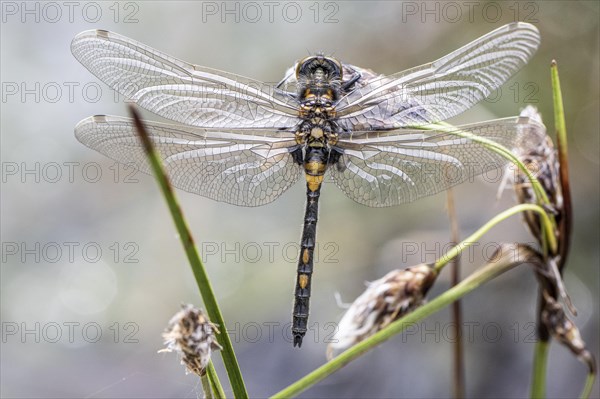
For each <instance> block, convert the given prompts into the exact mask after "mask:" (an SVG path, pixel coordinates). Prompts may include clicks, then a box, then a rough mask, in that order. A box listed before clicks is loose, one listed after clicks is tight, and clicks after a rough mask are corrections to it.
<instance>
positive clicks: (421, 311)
mask: <svg viewBox="0 0 600 399" xmlns="http://www.w3.org/2000/svg"><path fill="white" fill-rule="evenodd" d="M517 265H518V263H515V262H501V261H500V262H496V263H489V264H487V265H485V266H484V267H482V268H480V269H479V270H477V271H476V272H474V273H473V274H471V275H470V276H468V277H467V278H465V279H464V280H462V281H461V282H460V283H458V284H457V285H455V286H454V287H452V288H450V289H449V290H447V291H445V292H444V293H442V294H440V295H439V296H437V297H436V298H434V299H432V300H431V301H430V302H428V303H426V304H425V305H423V306H421V307H419V308H417V309H415V310H414V311H413V312H411V313H409V314H407V315H406V316H404V317H402V318H401V319H399V320H397V321H395V322H393V323H391V324H390V325H389V326H388V327H386V328H384V329H383V330H381V331H379V332H377V333H376V334H373V335H372V336H370V337H369V338H367V339H365V340H364V341H361V342H359V343H358V344H356V345H354V346H353V347H351V348H349V349H348V350H346V351H345V352H343V353H341V354H340V355H339V356H337V357H336V358H334V359H333V360H331V361H330V362H328V363H326V364H324V365H323V366H321V367H319V368H318V369H316V370H314V371H313V372H312V373H310V374H308V375H306V376H304V377H303V378H301V379H300V380H298V381H296V382H295V383H293V384H292V385H290V386H288V387H287V388H285V389H283V390H281V391H279V392H278V393H276V394H275V395H273V396H272V398H289V397H291V396H294V395H297V394H299V393H300V392H302V391H304V390H306V389H308V388H309V387H311V386H312V385H314V384H316V383H317V382H319V381H321V380H323V379H324V378H326V377H327V376H329V375H330V374H333V373H334V372H335V371H337V370H339V369H340V368H342V367H343V366H344V365H346V364H348V363H349V362H350V361H352V360H354V359H356V358H357V357H359V356H361V355H362V354H364V353H365V352H367V351H369V350H371V349H373V348H374V347H375V346H377V345H379V344H381V343H383V342H385V341H387V340H389V339H390V338H392V337H393V336H395V335H397V334H399V333H400V332H402V331H403V330H404V329H405V328H406V327H408V326H410V325H413V324H414V323H417V322H419V321H421V320H423V319H424V318H426V317H427V316H429V315H431V314H433V313H435V312H437V311H439V310H440V309H442V308H444V307H446V306H448V305H449V304H451V303H452V302H454V301H456V300H457V299H459V298H461V297H463V296H464V295H466V294H467V293H469V292H471V291H473V290H474V289H476V288H477V287H479V286H481V285H482V284H484V283H486V282H487V281H490V280H491V279H493V278H494V277H496V276H498V275H499V274H502V273H504V272H506V271H508V270H510V269H512V268H513V267H515V266H517Z"/></svg>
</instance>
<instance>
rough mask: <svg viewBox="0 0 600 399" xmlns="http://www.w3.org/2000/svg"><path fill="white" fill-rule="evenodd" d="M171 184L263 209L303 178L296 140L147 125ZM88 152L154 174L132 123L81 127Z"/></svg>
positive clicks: (113, 120) (105, 120)
mask: <svg viewBox="0 0 600 399" xmlns="http://www.w3.org/2000/svg"><path fill="white" fill-rule="evenodd" d="M144 125H145V127H146V129H147V130H148V133H149V135H150V139H151V140H152V142H153V143H154V145H155V147H156V150H157V151H158V153H159V155H160V158H161V159H162V162H163V165H164V167H165V170H166V171H167V173H168V175H169V177H170V180H171V183H172V184H173V185H174V186H175V187H178V188H181V189H183V190H185V191H189V192H192V193H196V194H199V195H202V196H204V197H208V198H211V199H213V200H217V201H222V202H227V203H230V204H234V205H241V206H259V205H264V204H267V203H269V202H271V201H273V200H275V199H276V198H277V197H279V196H280V195H281V194H282V193H283V192H284V191H285V190H287V189H288V188H289V187H290V186H291V185H292V184H293V183H294V182H296V180H298V177H299V175H300V172H301V168H300V166H299V165H297V164H295V163H294V161H293V159H292V156H291V155H290V152H289V149H290V147H292V146H295V145H296V142H295V140H294V138H293V135H291V134H290V133H287V132H272V131H270V130H264V131H263V130H253V131H251V132H250V131H245V132H244V134H239V132H238V131H236V130H227V129H221V130H217V129H200V128H185V130H183V129H182V128H179V127H177V126H174V125H168V124H163V123H156V122H147V121H146V122H145V123H144ZM75 136H76V137H77V139H78V140H79V141H80V142H82V143H83V144H85V145H86V146H88V147H90V148H92V149H94V150H96V151H98V152H100V153H102V154H104V155H106V156H108V157H110V158H112V159H114V160H116V161H118V162H121V163H124V164H127V165H132V166H134V167H135V168H136V169H138V170H140V171H142V172H144V173H151V169H150V165H149V164H148V162H147V160H146V155H145V153H144V149H143V147H142V145H141V142H140V139H139V138H138V137H137V134H136V132H135V124H134V122H133V120H132V119H129V118H122V117H117V116H106V115H97V116H92V117H89V118H86V119H84V120H82V121H81V122H79V123H78V124H77V126H76V127H75Z"/></svg>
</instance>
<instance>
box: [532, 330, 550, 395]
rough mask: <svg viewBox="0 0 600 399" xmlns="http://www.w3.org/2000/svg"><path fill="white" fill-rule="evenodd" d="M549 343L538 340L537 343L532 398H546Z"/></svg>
mask: <svg viewBox="0 0 600 399" xmlns="http://www.w3.org/2000/svg"><path fill="white" fill-rule="evenodd" d="M549 349H550V342H549V341H541V340H538V341H537V342H536V343H535V349H534V353H535V355H534V357H533V376H532V381H531V393H530V397H531V398H532V399H533V398H534V399H541V398H545V397H546V365H547V363H548V350H549Z"/></svg>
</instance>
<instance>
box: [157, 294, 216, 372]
mask: <svg viewBox="0 0 600 399" xmlns="http://www.w3.org/2000/svg"><path fill="white" fill-rule="evenodd" d="M181 308H182V309H181V310H180V311H179V312H177V313H176V314H175V316H173V318H171V320H170V321H169V325H168V326H167V328H166V330H165V332H164V333H163V338H164V340H165V345H166V348H165V349H162V350H160V351H159V352H173V351H175V352H178V353H179V354H180V355H181V364H183V365H185V366H186V371H187V372H192V373H195V374H198V375H203V374H204V372H205V369H206V366H208V362H209V361H210V357H211V354H212V352H213V351H215V350H218V349H222V348H221V346H220V345H219V344H218V343H217V338H216V337H215V333H219V330H218V329H217V328H216V326H215V325H214V324H212V323H211V322H210V321H209V320H208V318H207V317H206V315H205V314H204V312H203V311H202V310H201V309H198V308H195V307H194V306H193V305H182V306H181Z"/></svg>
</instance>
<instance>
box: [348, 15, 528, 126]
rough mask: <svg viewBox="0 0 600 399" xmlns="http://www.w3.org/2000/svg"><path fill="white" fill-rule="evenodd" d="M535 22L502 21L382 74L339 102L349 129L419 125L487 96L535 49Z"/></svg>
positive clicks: (471, 104)
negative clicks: (426, 59) (440, 53)
mask: <svg viewBox="0 0 600 399" xmlns="http://www.w3.org/2000/svg"><path fill="white" fill-rule="evenodd" d="M539 43H540V35H539V32H538V30H537V29H536V28H535V26H533V25H530V24H528V23H523V22H517V23H512V24H508V25H505V26H502V27H500V28H498V29H496V30H494V31H492V32H490V33H488V34H487V35H484V36H482V37H480V38H479V39H477V40H475V41H473V42H471V43H469V44H467V45H466V46H464V47H462V48H460V49H458V50H456V51H454V52H452V53H450V54H448V55H446V56H445V57H442V58H440V59H439V60H437V61H434V62H432V63H429V64H425V65H422V66H419V67H416V68H412V69H409V70H407V71H404V72H399V73H397V74H394V75H391V76H387V77H385V76H378V77H375V78H370V79H371V80H370V81H368V80H367V84H366V85H365V86H363V87H360V88H358V89H357V90H354V91H352V92H350V93H349V94H347V95H346V96H345V97H343V98H342V99H341V100H340V102H339V103H338V105H337V114H338V116H339V118H340V120H339V124H340V125H341V126H342V127H343V128H345V129H346V130H362V129H364V130H369V129H371V130H378V129H394V128H399V127H408V126H419V125H423V124H428V123H435V122H439V121H443V120H446V119H448V118H451V117H453V116H456V115H458V114H460V113H461V112H464V111H465V110H467V109H468V108H470V107H472V106H473V105H474V104H476V103H477V102H479V101H481V100H482V99H484V98H486V97H487V96H488V95H489V94H490V93H491V92H492V91H493V90H495V89H497V88H498V87H500V86H501V85H502V84H503V83H504V82H506V81H507V80H508V79H509V78H510V77H511V76H512V75H513V74H514V73H515V72H517V71H518V70H519V69H520V68H521V67H523V66H524V65H525V64H526V63H527V61H528V60H529V58H530V57H531V56H532V55H533V53H535V51H536V50H537V48H538V46H539Z"/></svg>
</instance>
